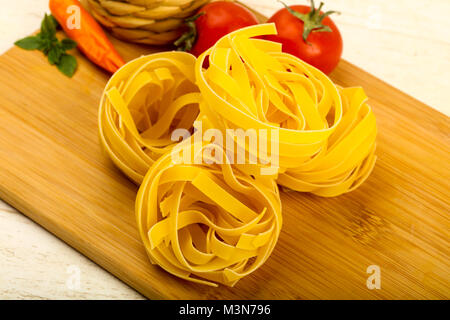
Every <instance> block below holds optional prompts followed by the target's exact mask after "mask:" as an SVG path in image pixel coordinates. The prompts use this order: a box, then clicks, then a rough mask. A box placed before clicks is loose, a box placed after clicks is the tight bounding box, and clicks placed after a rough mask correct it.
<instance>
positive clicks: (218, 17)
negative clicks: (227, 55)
mask: <svg viewBox="0 0 450 320" xmlns="http://www.w3.org/2000/svg"><path fill="white" fill-rule="evenodd" d="M192 20H194V21H192ZM192 20H191V21H189V20H188V22H187V25H188V27H189V29H190V30H189V31H187V32H186V33H185V34H184V35H183V36H182V37H181V38H180V39H178V40H177V41H176V42H175V45H176V46H177V47H178V48H180V49H182V50H185V51H189V52H191V53H192V54H193V55H195V56H197V57H198V56H199V55H200V54H202V53H203V52H205V51H206V50H208V49H209V48H210V47H212V46H213V45H214V44H215V43H216V42H217V40H219V39H220V38H222V37H223V36H225V35H227V34H228V33H230V32H232V31H235V30H237V29H240V28H244V27H248V26H251V25H255V24H258V19H257V18H256V16H255V15H254V14H253V13H252V12H251V11H250V10H248V9H247V8H245V7H243V6H242V5H240V4H237V3H234V2H228V1H216V2H211V3H209V4H207V5H205V6H204V7H202V8H201V9H200V10H199V11H198V12H197V14H196V15H195V16H194V17H193V19H192ZM194 41H195V42H194Z"/></svg>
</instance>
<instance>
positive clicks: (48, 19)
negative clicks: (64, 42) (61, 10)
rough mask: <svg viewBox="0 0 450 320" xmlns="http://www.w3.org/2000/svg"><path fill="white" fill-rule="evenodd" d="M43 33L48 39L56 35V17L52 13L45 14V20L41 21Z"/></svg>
mask: <svg viewBox="0 0 450 320" xmlns="http://www.w3.org/2000/svg"><path fill="white" fill-rule="evenodd" d="M41 33H42V36H43V37H45V38H48V39H52V38H54V37H55V35H56V24H55V18H53V17H52V16H51V15H47V14H45V16H44V20H42V23H41Z"/></svg>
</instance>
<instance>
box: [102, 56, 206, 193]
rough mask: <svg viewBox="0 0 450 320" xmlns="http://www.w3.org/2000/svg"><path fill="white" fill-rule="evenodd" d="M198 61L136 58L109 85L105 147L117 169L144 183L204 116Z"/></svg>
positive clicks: (104, 115)
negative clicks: (177, 136)
mask: <svg viewBox="0 0 450 320" xmlns="http://www.w3.org/2000/svg"><path fill="white" fill-rule="evenodd" d="M194 64H195V57H194V56H192V55H190V54H188V53H184V52H162V53H156V54H152V55H148V56H143V57H140V58H137V59H135V60H133V61H131V62H129V63H127V64H126V65H125V66H123V67H122V68H121V69H120V70H118V71H117V72H116V73H115V74H114V75H113V76H112V77H111V79H110V80H109V82H108V84H107V85H106V88H105V90H104V93H103V96H102V100H101V102H100V109H99V130H100V141H101V143H102V145H103V147H104V149H105V150H106V152H107V153H108V155H109V156H110V158H111V159H112V160H113V161H114V163H115V164H116V165H117V166H118V167H119V168H120V169H121V170H122V171H123V172H124V173H125V174H126V175H127V176H128V177H129V178H131V179H132V180H133V181H135V182H136V183H138V184H139V183H141V181H142V179H143V176H144V175H145V173H146V172H147V171H148V168H149V167H150V166H151V165H152V164H153V163H154V162H155V160H157V159H158V158H159V157H161V156H162V155H163V154H165V153H166V152H168V151H170V150H171V149H172V148H173V146H174V145H175V144H176V143H175V142H174V141H172V139H171V134H172V132H173V131H174V130H175V129H177V128H186V129H192V123H193V122H194V120H195V119H196V118H197V115H198V113H199V107H198V99H199V92H198V88H197V86H195V84H194V83H195V77H194V69H193V66H194Z"/></svg>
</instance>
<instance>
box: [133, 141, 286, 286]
mask: <svg viewBox="0 0 450 320" xmlns="http://www.w3.org/2000/svg"><path fill="white" fill-rule="evenodd" d="M216 151H217V152H220V151H221V149H219V148H218V149H217V150H216ZM200 152H203V149H202V148H201V149H200ZM136 216H137V222H138V227H139V231H140V234H141V237H142V240H143V242H144V245H145V248H146V250H147V253H148V255H149V257H150V260H151V261H152V262H153V263H155V264H158V265H160V266H161V267H162V268H164V269H165V270H166V271H168V272H170V273H171V274H173V275H176V276H178V277H180V278H183V279H186V280H189V281H193V282H197V283H201V284H206V285H212V286H216V285H217V283H222V284H225V285H229V286H233V285H234V284H235V283H236V282H237V281H238V280H239V279H240V278H242V277H244V276H246V275H248V274H250V273H252V272H253V271H255V270H256V269H258V268H259V267H260V266H261V265H262V264H263V263H264V262H265V261H266V260H267V258H268V257H269V256H270V254H271V252H272V250H273V248H274V246H275V244H276V242H277V239H278V236H279V233H280V229H281V223H282V217H281V202H280V198H279V194H278V187H277V185H276V183H275V181H274V180H273V179H269V178H266V179H264V178H259V179H254V178H252V177H250V176H248V175H246V174H244V173H242V172H239V171H237V170H235V169H233V168H232V166H231V165H230V164H228V163H225V164H223V165H217V164H212V165H186V164H174V162H173V161H172V159H171V154H170V153H169V154H167V155H165V156H163V157H162V158H160V159H159V160H158V161H157V162H156V163H155V164H154V165H153V166H152V167H151V168H150V170H149V171H148V173H147V175H146V176H145V179H144V181H143V183H142V185H141V187H140V189H139V193H138V196H137V199H136Z"/></svg>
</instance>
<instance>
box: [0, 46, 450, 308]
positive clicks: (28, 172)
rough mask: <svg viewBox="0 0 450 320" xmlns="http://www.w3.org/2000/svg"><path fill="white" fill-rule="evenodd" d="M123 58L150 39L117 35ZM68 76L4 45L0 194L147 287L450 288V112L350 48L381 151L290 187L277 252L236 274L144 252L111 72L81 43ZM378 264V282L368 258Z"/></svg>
mask: <svg viewBox="0 0 450 320" xmlns="http://www.w3.org/2000/svg"><path fill="white" fill-rule="evenodd" d="M114 42H115V45H116V46H117V48H118V49H119V51H120V52H121V53H122V55H123V56H124V57H125V58H126V59H131V58H134V57H136V56H139V55H140V54H143V53H150V52H151V49H149V48H142V47H138V46H135V45H129V44H125V43H122V42H119V41H114ZM77 59H78V61H79V63H80V67H79V70H78V71H77V73H76V75H75V76H74V78H72V79H67V78H66V77H64V76H63V75H61V74H59V72H57V70H55V68H54V67H51V66H49V65H48V63H47V61H46V58H45V57H43V56H42V55H41V54H40V53H38V52H26V51H23V50H20V49H17V48H13V49H11V50H10V51H8V52H7V53H6V54H5V55H3V56H2V57H0V197H1V198H2V199H4V200H5V201H7V202H8V203H10V204H11V205H13V206H14V207H16V208H17V209H19V210H20V211H21V212H23V213H24V214H26V215H27V216H29V217H30V218H32V219H33V220H35V221H36V222H38V223H39V224H41V225H42V226H44V227H45V228H46V229H48V230H49V231H51V232H52V233H54V234H56V235H57V236H58V237H60V238H61V239H63V240H64V241H65V242H67V243H68V244H69V245H71V246H73V247H74V248H76V249H77V250H79V251H80V252H82V253H83V254H85V255H86V256H88V257H89V258H91V259H92V260H93V261H95V262H96V263H98V264H99V265H101V266H102V267H104V268H105V269H107V270H108V271H110V272H111V273H113V274H114V275H116V276H117V277H119V278H120V279H122V280H124V281H125V282H126V283H128V284H130V285H131V286H133V287H134V288H136V289H137V290H138V291H140V292H142V293H143V294H144V295H146V296H147V297H149V298H172V299H179V298H200V299H217V298H223V299H230V298H242V299H247V298H259V299H264V298H267V299H270V298H275V299H277V298H285V299H308V298H449V297H450V284H449V279H450V266H449V251H448V248H449V243H448V239H449V229H450V228H449V227H450V223H449V216H448V214H449V212H450V204H449V197H448V192H449V189H450V186H449V181H450V179H449V178H450V176H449V172H450V170H449V169H450V167H449V163H450V161H449V160H450V156H449V154H450V143H449V133H450V121H449V119H448V117H446V116H444V115H442V114H440V113H438V112H436V111H434V110H432V109H431V108H429V107H427V106H425V105H423V104H422V103H420V102H418V101H416V100H415V99H413V98H411V97H409V96H407V95H405V94H403V93H401V92H399V91H398V90H396V89H394V88H392V87H390V86H388V85H386V84H385V83H383V82H382V81H380V80H377V79H376V78H374V77H372V76H370V75H369V74H367V73H365V72H364V71H362V70H360V69H358V68H357V67H355V66H353V65H351V64H350V63H348V62H345V61H342V63H341V64H340V66H339V67H338V69H337V70H336V71H335V72H334V73H333V75H332V78H333V80H335V81H336V82H337V83H338V84H341V85H344V86H351V85H362V86H363V87H364V88H365V89H366V91H367V93H368V95H369V97H370V98H371V100H370V103H371V105H372V106H373V108H374V112H375V114H376V116H377V121H378V126H379V136H378V151H377V153H378V156H379V160H378V162H377V165H376V167H375V170H374V172H373V174H372V176H371V177H370V178H369V180H368V181H367V182H366V183H365V184H364V185H363V186H362V187H361V188H360V189H358V190H356V191H355V192H353V193H351V194H348V195H345V196H341V197H338V198H333V199H322V198H319V197H316V196H312V195H307V194H300V193H295V192H290V193H283V194H282V200H283V206H284V208H283V214H284V227H283V231H282V233H281V236H280V240H279V242H278V245H277V247H276V249H275V251H274V253H273V255H272V257H271V258H270V259H269V260H268V262H267V263H266V264H265V265H264V266H263V267H262V268H261V269H259V270H258V271H257V272H255V273H254V274H253V275H251V276H249V277H247V278H244V279H243V280H241V281H240V282H239V283H238V284H237V285H236V287H235V288H227V287H224V286H221V287H220V288H218V289H215V288H209V287H203V286H199V285H193V284H190V283H187V282H185V281H183V280H179V279H177V278H175V277H173V276H171V275H169V274H167V273H166V272H164V271H163V270H161V269H160V268H159V267H157V266H152V265H150V264H149V262H148V260H147V257H146V254H145V252H144V249H143V246H142V244H141V241H140V239H139V236H138V233H137V229H136V224H135V218H134V210H133V207H134V197H135V192H136V189H137V188H136V186H134V185H133V184H132V183H130V182H129V181H128V180H127V179H126V178H125V177H124V176H123V175H122V174H121V173H120V172H118V170H117V169H116V168H115V167H114V166H113V165H112V164H111V162H110V161H109V160H108V159H107V157H106V156H105V155H104V154H102V152H101V149H100V146H99V144H98V138H97V107H98V101H99V98H100V95H101V92H102V89H103V87H104V85H105V83H106V81H107V79H108V75H107V74H105V73H103V72H101V71H100V70H99V69H97V68H96V67H94V66H93V65H91V64H90V62H88V61H86V60H85V59H84V58H83V57H82V56H80V55H77ZM369 265H378V266H380V268H381V283H382V289H380V290H369V289H368V288H367V287H366V279H367V277H368V276H369V275H368V274H367V273H366V269H367V267H368V266H369Z"/></svg>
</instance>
